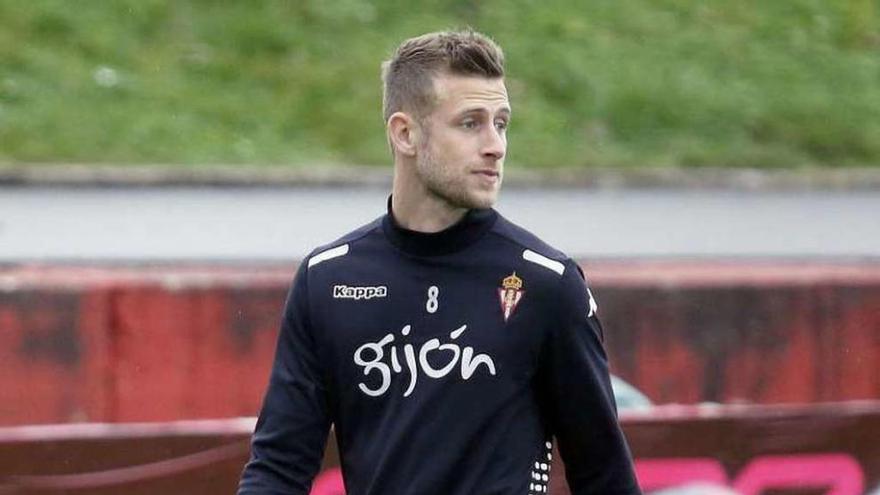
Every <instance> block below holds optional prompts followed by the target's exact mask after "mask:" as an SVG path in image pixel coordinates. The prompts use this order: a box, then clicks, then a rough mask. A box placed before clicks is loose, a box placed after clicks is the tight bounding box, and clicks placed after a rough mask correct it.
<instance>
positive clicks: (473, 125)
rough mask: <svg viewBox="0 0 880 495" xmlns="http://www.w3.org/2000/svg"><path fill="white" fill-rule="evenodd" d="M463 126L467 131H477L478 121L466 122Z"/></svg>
mask: <svg viewBox="0 0 880 495" xmlns="http://www.w3.org/2000/svg"><path fill="white" fill-rule="evenodd" d="M461 126H462V127H464V128H465V129H476V128H477V121H476V120H465V121H463V122H462V123H461Z"/></svg>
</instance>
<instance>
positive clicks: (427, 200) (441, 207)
mask: <svg viewBox="0 0 880 495" xmlns="http://www.w3.org/2000/svg"><path fill="white" fill-rule="evenodd" d="M391 211H392V212H393V213H394V220H395V221H396V222H397V224H398V225H400V226H401V227H403V228H405V229H407V230H414V231H416V232H427V233H431V232H440V231H441V230H445V229H447V228H449V227H451V226H452V225H455V223H456V222H458V221H459V220H461V219H462V218H463V217H464V216H465V214H466V213H467V209H466V208H457V207H454V206H452V205H450V204H449V203H447V202H446V201H444V200H442V199H440V198H437V197H436V196H434V195H432V194H431V193H429V192H428V191H426V190H422V188H413V187H401V185H400V184H398V182H397V181H395V184H394V187H393V188H392V194H391Z"/></svg>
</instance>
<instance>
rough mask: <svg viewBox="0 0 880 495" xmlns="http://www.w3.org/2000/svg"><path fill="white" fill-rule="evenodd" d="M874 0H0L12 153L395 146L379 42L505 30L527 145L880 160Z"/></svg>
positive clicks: (334, 151) (636, 159) (542, 156)
mask: <svg viewBox="0 0 880 495" xmlns="http://www.w3.org/2000/svg"><path fill="white" fill-rule="evenodd" d="M878 15H880V1H878V0H836V1H820V0H763V1H759V0H741V1H738V2H729V1H720V0H592V1H590V2H577V1H572V0H568V1H563V0H543V1H526V0H519V1H499V0H481V1H477V0H470V1H467V0H447V1H440V0H435V1H429V2H419V3H417V4H416V3H413V2H399V1H391V0H386V1H379V2H368V1H364V0H340V1H330V2H328V1H322V0H300V1H294V0H291V1H280V0H250V1H247V2H215V1H208V0H201V1H196V0H177V1H171V0H165V1H159V0H101V1H99V0H83V1H78V2H71V1H61V0H55V1H50V0H0V162H6V163H13V162H14V163H21V162H33V163H39V162H58V161H61V162H85V163H123V164H125V163H132V164H137V163H179V164H182V165H185V164H210V163H248V164H290V165H292V166H306V165H314V164H316V163H318V164H320V163H329V162H335V163H340V162H341V163H358V164H367V165H371V164H375V165H381V164H386V163H388V161H389V159H388V154H387V149H386V145H385V139H384V137H383V135H384V134H383V133H384V131H383V128H382V122H381V115H380V113H381V108H380V107H381V90H380V83H379V75H378V67H379V62H380V61H381V60H382V59H383V58H385V57H386V56H387V55H388V54H389V53H390V52H391V50H392V49H393V48H394V47H395V46H396V44H397V43H398V42H399V41H400V40H402V39H404V38H406V37H409V36H412V35H415V34H419V33H421V32H425V31H429V30H437V29H443V28H449V27H459V26H464V25H471V26H473V27H475V28H476V29H479V30H482V31H485V32H487V33H490V34H491V35H492V36H494V37H495V38H496V39H497V40H498V41H499V42H500V43H501V44H502V46H504V47H505V50H506V53H507V58H508V67H507V68H508V73H509V78H508V86H509V88H510V91H511V97H512V104H513V107H514V120H513V125H512V127H511V130H510V155H509V156H510V159H509V162H510V163H512V164H513V165H514V166H535V167H545V166H579V167H588V166H623V167H627V166H753V167H802V166H855V165H869V166H873V165H877V164H880V20H878Z"/></svg>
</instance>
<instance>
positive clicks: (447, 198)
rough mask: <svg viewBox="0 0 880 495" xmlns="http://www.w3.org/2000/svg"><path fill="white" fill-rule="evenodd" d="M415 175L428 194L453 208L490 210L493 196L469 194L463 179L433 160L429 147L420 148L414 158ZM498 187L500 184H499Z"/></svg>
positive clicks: (446, 166)
mask: <svg viewBox="0 0 880 495" xmlns="http://www.w3.org/2000/svg"><path fill="white" fill-rule="evenodd" d="M416 173H417V174H418V176H419V179H420V180H421V182H422V184H423V185H424V186H425V189H426V190H427V192H428V194H430V195H431V196H433V197H434V198H436V199H439V200H441V201H443V202H445V203H446V204H448V205H449V206H451V207H454V208H465V209H474V208H479V209H482V208H490V207H492V206H493V205H494V204H495V200H496V198H497V192H496V193H495V194H471V193H470V191H469V190H468V187H467V184H466V181H467V179H466V178H465V177H456V176H455V174H454V172H453V171H452V170H451V167H450V166H449V165H448V164H445V163H441V162H440V161H438V160H436V159H435V158H434V154H433V153H431V150H430V146H428V145H427V143H426V144H425V146H423V147H420V149H419V153H418V156H417V158H416ZM499 186H500V184H499Z"/></svg>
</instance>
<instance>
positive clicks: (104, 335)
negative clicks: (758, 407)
mask: <svg viewBox="0 0 880 495" xmlns="http://www.w3.org/2000/svg"><path fill="white" fill-rule="evenodd" d="M585 268H586V271H587V273H588V276H589V278H590V282H591V285H592V286H593V288H594V291H593V292H594V294H595V296H596V297H597V299H598V302H599V315H600V317H601V318H602V320H603V322H604V324H605V327H606V337H607V347H608V350H609V354H610V356H611V361H612V367H613V370H614V372H615V373H616V374H618V375H620V376H621V377H623V378H624V379H626V380H627V381H629V382H631V383H633V384H634V385H635V386H637V387H638V388H639V389H641V390H643V391H644V392H645V393H646V394H647V395H648V396H649V397H651V398H652V399H653V400H654V401H655V402H662V403H665V402H678V403H696V402H703V401H717V402H755V403H781V402H821V401H840V400H849V399H872V398H878V397H880V364H878V363H880V338H878V335H880V264H871V263H840V264H829V263H826V264H796V263H794V264H793V263H789V264H782V265H780V264H775V263H774V264H771V263H759V262H736V263H733V262H730V263H724V262H693V263H681V262H674V263H673V262H626V263H623V262H620V263H616V262H610V261H605V262H602V263H595V264H588V265H586V266H585ZM294 269H295V267H294V266H250V267H247V266H214V267H204V266H202V267H193V266H189V267H182V266H177V267H175V266H160V267H148V266H142V267H56V266H15V267H7V268H0V424H5V425H16V424H34V423H59V422H80V421H100V422H131V421H170V420H177V419H187V418H222V417H233V416H249V415H254V414H256V412H257V411H258V409H259V406H260V399H261V397H262V395H263V390H264V387H265V385H266V382H267V379H268V373H269V368H270V365H271V361H272V355H273V350H274V346H275V339H276V336H277V327H278V321H279V319H280V313H281V305H282V303H283V300H284V296H285V294H286V291H287V288H288V285H289V283H290V279H291V277H292V274H293V273H294Z"/></svg>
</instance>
